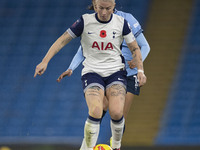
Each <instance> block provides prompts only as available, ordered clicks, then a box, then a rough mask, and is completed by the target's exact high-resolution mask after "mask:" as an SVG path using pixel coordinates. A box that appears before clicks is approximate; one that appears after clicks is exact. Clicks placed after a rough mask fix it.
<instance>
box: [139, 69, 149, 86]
mask: <svg viewBox="0 0 200 150" xmlns="http://www.w3.org/2000/svg"><path fill="white" fill-rule="evenodd" d="M137 78H138V80H139V86H143V85H145V83H146V82H147V77H146V76H145V74H144V73H142V72H138V74H137Z"/></svg>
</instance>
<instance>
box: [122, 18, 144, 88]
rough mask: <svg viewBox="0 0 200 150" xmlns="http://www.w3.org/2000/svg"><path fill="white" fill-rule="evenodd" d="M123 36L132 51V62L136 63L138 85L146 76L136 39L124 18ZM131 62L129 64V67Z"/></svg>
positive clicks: (142, 83)
mask: <svg viewBox="0 0 200 150" xmlns="http://www.w3.org/2000/svg"><path fill="white" fill-rule="evenodd" d="M123 37H124V39H125V41H126V43H127V46H128V48H129V49H130V51H131V53H132V58H133V60H134V62H135V63H136V67H137V69H138V74H137V76H138V80H139V84H140V86H142V85H144V84H145V83H146V76H145V75H144V67H143V62H142V55H141V51H140V47H139V46H138V44H137V41H136V40H135V37H134V35H133V33H132V32H131V29H130V28H129V26H128V23H127V21H126V20H124V28H123ZM131 65H132V64H131V62H130V64H129V66H130V67H131Z"/></svg>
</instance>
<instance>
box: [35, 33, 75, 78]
mask: <svg viewBox="0 0 200 150" xmlns="http://www.w3.org/2000/svg"><path fill="white" fill-rule="evenodd" d="M71 40H72V37H71V35H70V34H69V33H68V32H67V31H66V32H65V33H63V35H61V36H60V37H59V38H58V39H57V40H56V41H55V42H54V43H53V45H52V46H51V47H50V49H49V50H48V52H47V54H46V55H45V57H44V58H43V60H42V62H41V63H39V64H38V65H37V66H36V69H35V74H34V77H36V76H37V75H42V74H43V73H44V72H45V70H46V68H47V65H48V63H49V61H50V60H51V59H52V58H53V56H54V55H55V54H57V53H58V52H59V51H60V50H61V49H62V48H63V47H64V46H65V45H66V44H68V43H69V42H70V41H71Z"/></svg>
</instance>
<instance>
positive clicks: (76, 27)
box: [70, 17, 84, 37]
mask: <svg viewBox="0 0 200 150" xmlns="http://www.w3.org/2000/svg"><path fill="white" fill-rule="evenodd" d="M83 28H84V20H83V17H81V18H80V19H78V20H77V21H76V22H75V23H74V24H73V25H72V26H71V27H70V29H71V31H72V32H73V33H74V34H75V35H76V36H77V37H79V36H81V34H82V33H83Z"/></svg>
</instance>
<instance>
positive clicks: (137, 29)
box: [126, 13, 150, 61]
mask: <svg viewBox="0 0 200 150" xmlns="http://www.w3.org/2000/svg"><path fill="white" fill-rule="evenodd" d="M126 19H127V21H128V23H129V25H130V28H131V31H132V33H133V35H134V36H135V38H136V41H137V43H138V45H139V47H140V50H141V54H142V61H144V60H145V59H146V57H147V56H148V54H149V52H150V46H149V44H148V42H147V40H146V38H145V36H144V34H143V29H142V27H141V25H140V23H139V22H138V20H137V19H136V18H135V17H134V16H133V15H132V14H130V13H127V14H126Z"/></svg>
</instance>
